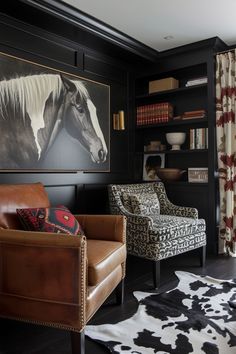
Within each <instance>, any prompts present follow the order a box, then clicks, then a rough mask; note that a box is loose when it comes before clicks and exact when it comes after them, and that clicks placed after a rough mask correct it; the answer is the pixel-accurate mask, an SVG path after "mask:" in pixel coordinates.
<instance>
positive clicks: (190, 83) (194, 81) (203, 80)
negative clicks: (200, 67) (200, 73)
mask: <svg viewBox="0 0 236 354" xmlns="http://www.w3.org/2000/svg"><path fill="white" fill-rule="evenodd" d="M203 84H207V77H199V78H197V79H192V80H188V81H187V82H186V84H185V86H186V87H189V86H195V85H203Z"/></svg>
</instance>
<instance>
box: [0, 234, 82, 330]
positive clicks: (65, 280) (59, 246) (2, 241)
mask: <svg viewBox="0 0 236 354" xmlns="http://www.w3.org/2000/svg"><path fill="white" fill-rule="evenodd" d="M0 258H1V266H0V279H1V282H0V305H1V306H0V316H3V317H4V316H5V317H9V313H8V312H7V308H9V307H10V308H11V314H12V318H15V319H21V320H24V321H25V320H26V321H29V322H32V323H39V324H47V325H50V326H55V327H61V328H64V329H74V330H77V331H80V330H81V329H82V328H83V327H84V326H85V321H86V313H85V303H86V302H85V296H86V274H87V270H86V259H87V251H86V238H85V237H77V236H69V235H62V234H55V233H45V232H30V231H21V230H10V229H0ZM9 295H10V296H9ZM5 309H6V313H5V312H4V311H5Z"/></svg>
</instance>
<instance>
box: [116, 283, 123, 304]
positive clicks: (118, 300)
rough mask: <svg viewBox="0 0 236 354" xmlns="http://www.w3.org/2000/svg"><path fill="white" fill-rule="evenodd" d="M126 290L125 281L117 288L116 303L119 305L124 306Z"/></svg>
mask: <svg viewBox="0 0 236 354" xmlns="http://www.w3.org/2000/svg"><path fill="white" fill-rule="evenodd" d="M124 290H125V281H124V279H122V280H121V282H120V283H119V284H118V285H117V287H116V303H117V305H122V304H123V303H124Z"/></svg>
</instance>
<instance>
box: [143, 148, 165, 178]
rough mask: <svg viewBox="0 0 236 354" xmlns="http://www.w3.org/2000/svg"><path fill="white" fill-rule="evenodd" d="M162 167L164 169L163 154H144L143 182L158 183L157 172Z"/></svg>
mask: <svg viewBox="0 0 236 354" xmlns="http://www.w3.org/2000/svg"><path fill="white" fill-rule="evenodd" d="M163 167H165V154H144V158H143V180H144V181H160V178H159V177H158V176H157V170H158V168H163Z"/></svg>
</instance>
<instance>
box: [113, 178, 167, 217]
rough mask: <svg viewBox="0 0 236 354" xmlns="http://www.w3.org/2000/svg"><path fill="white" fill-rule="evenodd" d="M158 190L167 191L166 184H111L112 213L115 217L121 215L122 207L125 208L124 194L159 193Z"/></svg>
mask: <svg viewBox="0 0 236 354" xmlns="http://www.w3.org/2000/svg"><path fill="white" fill-rule="evenodd" d="M158 190H165V188H164V184H163V183H162V182H151V183H133V184H110V185H109V186H108V195H109V204H110V212H111V214H115V215H117V214H120V207H121V206H123V200H122V193H127V194H143V193H157V192H158ZM157 194H158V193H157Z"/></svg>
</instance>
